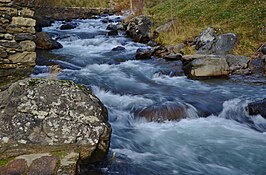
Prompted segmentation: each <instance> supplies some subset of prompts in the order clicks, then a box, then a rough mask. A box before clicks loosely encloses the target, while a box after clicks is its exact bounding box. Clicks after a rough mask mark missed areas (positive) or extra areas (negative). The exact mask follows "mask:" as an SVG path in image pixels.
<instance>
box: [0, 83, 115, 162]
mask: <svg viewBox="0 0 266 175" xmlns="http://www.w3.org/2000/svg"><path fill="white" fill-rule="evenodd" d="M0 109H1V111H0V151H1V155H0V160H1V159H7V158H9V157H10V156H11V157H16V156H19V155H24V154H30V153H31V154H32V153H39V152H45V153H46V152H48V153H50V152H53V151H54V149H55V148H56V149H57V150H58V149H59V150H66V151H74V152H75V153H78V154H79V161H80V163H83V162H84V163H85V162H86V163H87V162H94V161H98V160H100V159H101V158H103V157H104V155H105V154H106V152H107V151H108V148H109V142H110V135H111V127H110V125H109V123H108V114H107V110H106V108H105V107H104V106H103V104H102V103H101V102H100V101H99V100H98V99H97V98H96V97H95V96H94V95H93V94H92V93H91V92H90V91H89V90H87V89H86V88H85V87H83V86H79V85H76V84H74V83H72V82H69V81H56V80H47V79H25V80H22V81H19V82H17V83H14V84H12V85H11V86H10V87H9V89H7V90H5V91H3V92H1V93H0ZM3 151H4V152H5V153H4V154H2V152H3Z"/></svg>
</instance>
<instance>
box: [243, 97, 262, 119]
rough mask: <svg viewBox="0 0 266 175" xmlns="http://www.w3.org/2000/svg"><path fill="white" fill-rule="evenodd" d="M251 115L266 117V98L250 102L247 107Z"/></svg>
mask: <svg viewBox="0 0 266 175" xmlns="http://www.w3.org/2000/svg"><path fill="white" fill-rule="evenodd" d="M246 110H247V112H248V114H249V115H261V116H262V117H263V118H265V119H266V98H264V99H263V100H260V101H256V102H253V103H249V104H248V106H247V107H246Z"/></svg>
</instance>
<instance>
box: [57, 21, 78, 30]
mask: <svg viewBox="0 0 266 175" xmlns="http://www.w3.org/2000/svg"><path fill="white" fill-rule="evenodd" d="M76 27H77V24H76V23H72V22H67V23H65V24H63V25H61V26H60V30H71V29H75V28H76Z"/></svg>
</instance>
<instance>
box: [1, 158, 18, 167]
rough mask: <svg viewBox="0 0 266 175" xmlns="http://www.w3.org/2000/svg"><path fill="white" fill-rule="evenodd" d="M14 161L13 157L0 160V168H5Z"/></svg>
mask: <svg viewBox="0 0 266 175" xmlns="http://www.w3.org/2000/svg"><path fill="white" fill-rule="evenodd" d="M14 159H15V157H10V158H8V159H0V166H5V165H7V164H8V163H9V162H11V161H12V160H14Z"/></svg>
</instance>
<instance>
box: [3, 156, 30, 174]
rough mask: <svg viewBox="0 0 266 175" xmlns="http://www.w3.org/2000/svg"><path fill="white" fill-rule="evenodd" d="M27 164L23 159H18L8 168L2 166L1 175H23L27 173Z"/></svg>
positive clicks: (7, 166)
mask: <svg viewBox="0 0 266 175" xmlns="http://www.w3.org/2000/svg"><path fill="white" fill-rule="evenodd" d="M27 169H28V166H27V162H26V161H25V160H23V159H17V160H14V161H12V162H10V163H9V164H8V165H6V166H2V167H1V166H0V174H3V175H16V174H17V175H22V174H26V173H27Z"/></svg>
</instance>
